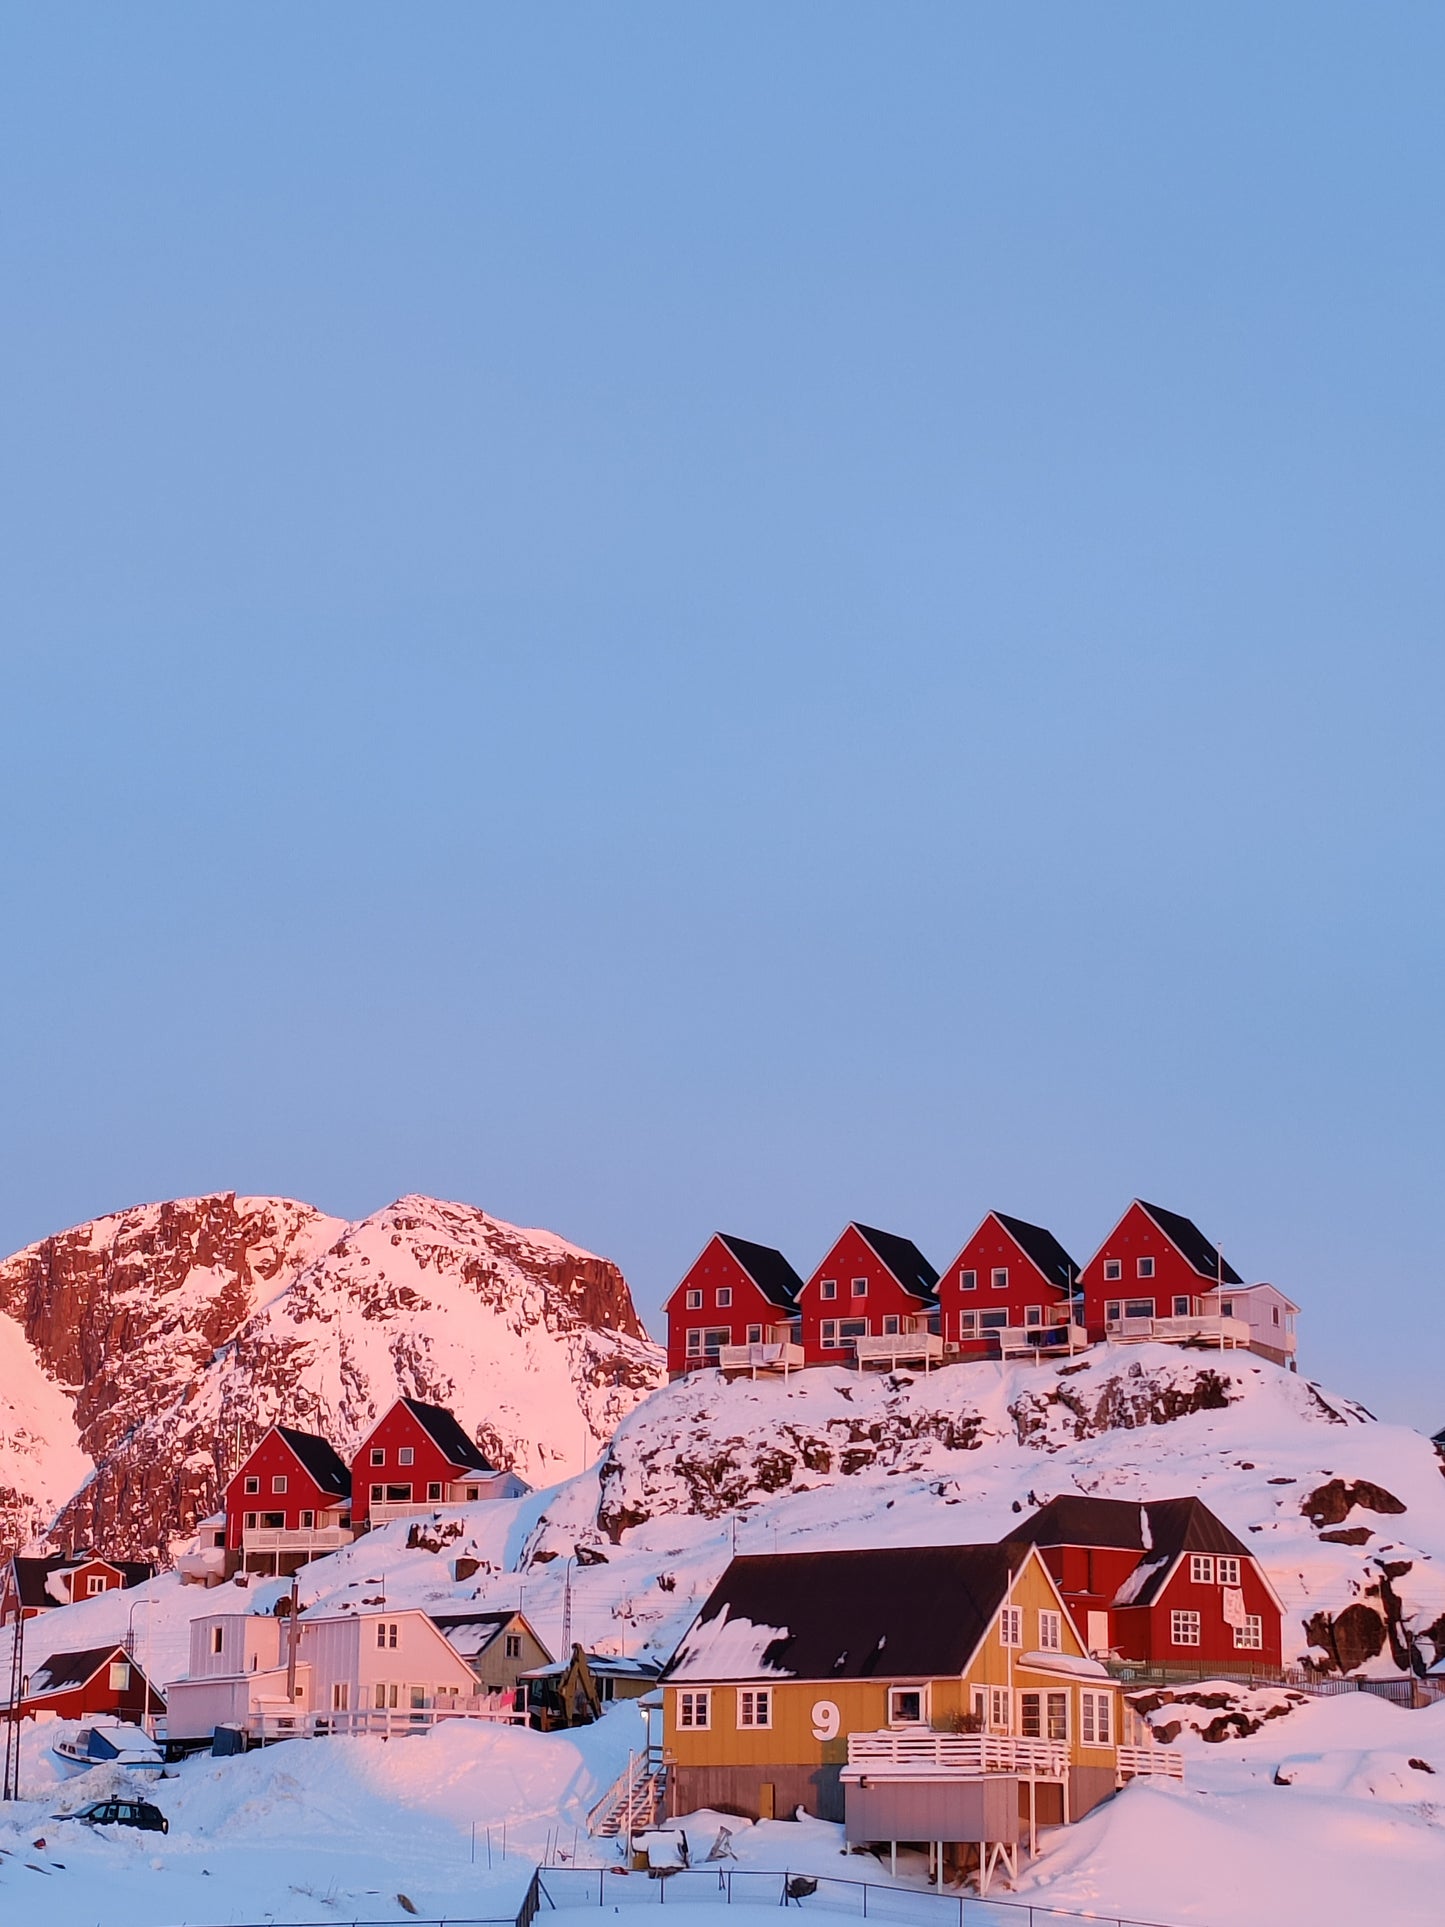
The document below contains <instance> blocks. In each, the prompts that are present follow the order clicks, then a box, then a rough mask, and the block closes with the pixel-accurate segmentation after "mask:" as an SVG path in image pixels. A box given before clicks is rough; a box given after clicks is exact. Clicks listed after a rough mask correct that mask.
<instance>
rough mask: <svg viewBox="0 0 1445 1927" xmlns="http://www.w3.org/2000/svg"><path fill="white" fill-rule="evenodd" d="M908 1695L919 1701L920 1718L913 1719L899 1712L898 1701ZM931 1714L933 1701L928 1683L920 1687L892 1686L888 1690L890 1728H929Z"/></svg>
mask: <svg viewBox="0 0 1445 1927" xmlns="http://www.w3.org/2000/svg"><path fill="white" fill-rule="evenodd" d="M905 1694H906V1695H907V1696H908V1698H909V1699H915V1698H916V1699H917V1701H918V1718H917V1719H916V1720H915V1719H912V1718H911V1717H909V1716H908V1715H906V1714H903V1713H900V1712H899V1711H898V1701H899V1700H900V1699H901V1698H902V1697H903V1696H904V1695H905ZM930 1712H931V1701H930V1695H929V1691H928V1686H927V1684H926V1683H924V1684H923V1685H920V1686H890V1687H889V1689H888V1724H889V1725H890V1726H927V1725H928V1721H929V1715H930Z"/></svg>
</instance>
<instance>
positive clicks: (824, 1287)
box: [818, 1278, 838, 1304]
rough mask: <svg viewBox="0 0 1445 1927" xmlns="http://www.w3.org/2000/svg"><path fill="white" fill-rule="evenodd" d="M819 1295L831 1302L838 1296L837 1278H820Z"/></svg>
mask: <svg viewBox="0 0 1445 1927" xmlns="http://www.w3.org/2000/svg"><path fill="white" fill-rule="evenodd" d="M818 1296H819V1297H820V1298H826V1299H827V1300H828V1302H829V1303H830V1304H831V1303H832V1301H833V1300H834V1299H835V1298H836V1297H837V1296H838V1280H837V1279H836V1278H820V1279H819V1280H818Z"/></svg>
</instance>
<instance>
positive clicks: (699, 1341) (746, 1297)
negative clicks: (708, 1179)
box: [664, 1231, 803, 1378]
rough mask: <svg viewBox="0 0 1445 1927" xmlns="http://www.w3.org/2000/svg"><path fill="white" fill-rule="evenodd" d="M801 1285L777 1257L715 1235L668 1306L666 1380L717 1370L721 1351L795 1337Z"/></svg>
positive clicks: (764, 1249)
mask: <svg viewBox="0 0 1445 1927" xmlns="http://www.w3.org/2000/svg"><path fill="white" fill-rule="evenodd" d="M802 1289H803V1281H802V1279H801V1278H800V1277H799V1276H798V1274H797V1272H796V1271H794V1269H793V1267H792V1266H791V1265H790V1264H789V1263H788V1261H787V1259H786V1258H785V1257H784V1256H783V1254H782V1252H781V1251H776V1250H774V1248H773V1247H772V1245H758V1244H753V1243H752V1241H751V1240H750V1239H748V1238H735V1237H733V1236H732V1235H731V1233H729V1232H725V1231H718V1232H715V1233H714V1234H713V1236H712V1237H711V1238H709V1239H708V1241H707V1243H706V1244H705V1245H704V1246H703V1248H702V1250H701V1251H700V1252H699V1253H698V1255H697V1257H696V1258H695V1259H694V1260H693V1262H692V1264H691V1265H689V1266H688V1268H687V1270H686V1272H685V1273H684V1274H683V1276H682V1277H681V1278H680V1279H679V1281H678V1283H677V1285H676V1287H675V1288H674V1290H673V1291H672V1293H671V1295H670V1297H669V1298H668V1300H667V1303H666V1305H665V1306H664V1310H665V1311H666V1313H667V1375H668V1377H669V1378H680V1377H682V1375H683V1374H684V1373H685V1372H695V1371H697V1370H698V1369H699V1368H700V1367H702V1366H707V1365H716V1364H717V1362H718V1355H719V1353H720V1352H721V1350H722V1347H723V1346H724V1345H761V1344H764V1343H766V1342H768V1338H769V1334H770V1333H774V1332H777V1331H778V1330H779V1328H786V1333H787V1336H788V1337H791V1336H792V1334H793V1333H794V1331H795V1329H796V1325H797V1320H798V1316H799V1314H798V1293H799V1292H800V1291H801V1290H802Z"/></svg>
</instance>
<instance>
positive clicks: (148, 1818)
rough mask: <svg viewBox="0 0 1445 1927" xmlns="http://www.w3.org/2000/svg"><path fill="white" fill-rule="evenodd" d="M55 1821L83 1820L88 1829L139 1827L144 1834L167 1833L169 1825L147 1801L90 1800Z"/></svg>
mask: <svg viewBox="0 0 1445 1927" xmlns="http://www.w3.org/2000/svg"><path fill="white" fill-rule="evenodd" d="M54 1817H55V1818H56V1819H57V1820H83V1821H84V1822H85V1824H86V1825H87V1826H88V1827H141V1828H142V1829H144V1831H145V1832H146V1833H169V1832H170V1830H171V1823H170V1821H169V1820H167V1818H166V1816H165V1815H164V1814H163V1813H162V1812H161V1810H160V1808H159V1807H153V1806H152V1805H151V1803H150V1801H149V1800H92V1801H91V1803H90V1805H89V1806H88V1807H77V1808H76V1809H75V1812H74V1813H57V1814H56V1815H55V1816H54Z"/></svg>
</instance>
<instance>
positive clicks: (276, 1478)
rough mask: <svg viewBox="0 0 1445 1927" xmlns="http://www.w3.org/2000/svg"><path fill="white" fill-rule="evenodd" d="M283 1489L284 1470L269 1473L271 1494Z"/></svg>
mask: <svg viewBox="0 0 1445 1927" xmlns="http://www.w3.org/2000/svg"><path fill="white" fill-rule="evenodd" d="M285 1490H286V1474H285V1473H284V1472H273V1473H272V1474H271V1491H272V1493H273V1495H274V1494H275V1493H278V1492H284V1491H285Z"/></svg>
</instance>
